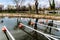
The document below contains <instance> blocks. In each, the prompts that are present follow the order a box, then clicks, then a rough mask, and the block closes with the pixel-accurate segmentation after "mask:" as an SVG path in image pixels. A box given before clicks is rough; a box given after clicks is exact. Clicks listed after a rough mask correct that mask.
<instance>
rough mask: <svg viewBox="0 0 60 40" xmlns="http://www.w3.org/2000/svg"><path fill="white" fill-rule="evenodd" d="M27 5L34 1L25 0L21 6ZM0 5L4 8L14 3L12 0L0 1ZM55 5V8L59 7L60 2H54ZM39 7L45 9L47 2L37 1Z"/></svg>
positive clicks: (59, 0)
mask: <svg viewBox="0 0 60 40" xmlns="http://www.w3.org/2000/svg"><path fill="white" fill-rule="evenodd" d="M28 3H30V4H34V0H26V1H25V3H23V5H28ZM0 4H3V5H4V6H5V7H6V6H7V5H9V4H10V5H14V2H13V1H12V0H0ZM55 4H56V7H60V0H55ZM39 6H40V7H46V8H47V7H49V1H48V0H39Z"/></svg>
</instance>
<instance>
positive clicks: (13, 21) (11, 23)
mask: <svg viewBox="0 0 60 40" xmlns="http://www.w3.org/2000/svg"><path fill="white" fill-rule="evenodd" d="M30 19H31V20H32V21H35V19H32V18H18V21H20V22H22V23H23V24H25V25H27V23H28V21H29V20H30ZM1 20H3V23H1ZM39 21H44V22H45V21H46V19H39ZM39 21H38V22H39ZM49 21H50V20H49ZM53 23H55V24H57V25H58V26H57V27H58V28H60V22H58V21H56V20H54V22H53ZM0 24H1V25H0V31H1V28H2V25H5V26H6V27H7V28H8V30H9V31H12V30H13V29H14V27H15V26H16V25H17V18H8V17H5V18H1V19H0ZM38 28H40V26H39V27H38ZM43 28H44V27H43ZM53 31H54V30H53ZM54 33H55V34H57V35H59V33H58V32H55V31H54ZM59 36H60V35H59Z"/></svg>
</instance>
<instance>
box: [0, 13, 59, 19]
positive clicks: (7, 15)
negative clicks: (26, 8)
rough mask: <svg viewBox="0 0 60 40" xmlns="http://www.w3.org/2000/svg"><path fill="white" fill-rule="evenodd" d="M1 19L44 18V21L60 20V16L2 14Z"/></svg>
mask: <svg viewBox="0 0 60 40" xmlns="http://www.w3.org/2000/svg"><path fill="white" fill-rule="evenodd" d="M0 17H9V18H13V17H19V18H21V17H22V18H44V19H52V20H60V16H52V15H50V16H48V15H40V14H26V13H0Z"/></svg>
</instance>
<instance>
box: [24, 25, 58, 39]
mask: <svg viewBox="0 0 60 40" xmlns="http://www.w3.org/2000/svg"><path fill="white" fill-rule="evenodd" d="M23 26H24V27H27V28H29V29H31V30H33V31H36V32H38V33H40V34H42V35H44V36H45V37H46V38H48V39H49V37H50V38H52V39H54V40H58V39H57V38H54V37H52V36H50V35H49V34H45V33H43V32H41V31H38V30H36V29H33V28H31V27H29V26H27V25H24V24H23ZM49 40H51V39H49Z"/></svg>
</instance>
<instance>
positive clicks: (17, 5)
mask: <svg viewBox="0 0 60 40" xmlns="http://www.w3.org/2000/svg"><path fill="white" fill-rule="evenodd" d="M24 1H25V0H13V2H14V3H15V4H16V9H17V11H18V9H19V7H20V6H21V5H22V3H23V2H24ZM19 4H20V5H19Z"/></svg>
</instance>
